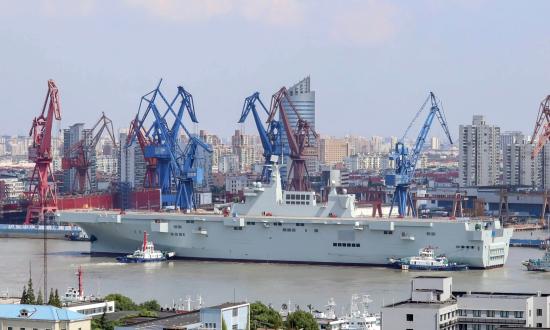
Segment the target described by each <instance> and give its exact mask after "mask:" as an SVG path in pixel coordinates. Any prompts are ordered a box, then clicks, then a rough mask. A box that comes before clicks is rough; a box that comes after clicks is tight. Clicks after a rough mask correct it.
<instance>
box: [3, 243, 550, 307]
mask: <svg viewBox="0 0 550 330" xmlns="http://www.w3.org/2000/svg"><path fill="white" fill-rule="evenodd" d="M527 235H529V234H527ZM89 244H90V243H87V242H69V241H62V240H49V241H48V251H49V253H48V286H49V287H54V288H58V289H59V291H60V293H61V294H62V293H64V292H65V290H66V288H67V287H69V286H74V287H76V286H77V279H76V275H75V272H76V269H77V267H78V266H82V269H83V272H84V276H83V278H84V288H85V292H86V294H99V295H105V294H108V293H111V292H118V293H122V294H124V295H127V296H129V297H131V298H133V299H134V300H135V301H138V302H139V301H143V300H147V299H157V300H158V301H159V302H160V303H161V304H163V305H165V304H166V305H171V304H172V303H173V302H174V301H180V300H181V299H184V298H185V297H186V296H188V295H192V296H196V295H198V294H200V295H201V296H202V298H203V301H204V303H205V304H206V305H212V304H217V303H221V302H225V301H233V300H234V299H235V300H237V301H242V300H247V301H255V300H261V301H263V302H264V303H271V304H272V305H273V307H274V308H276V309H279V308H280V306H281V304H282V303H288V302H289V300H290V301H291V306H294V305H295V304H298V305H300V306H301V307H302V308H305V306H306V305H307V304H312V305H313V306H314V307H317V308H323V306H324V305H325V304H326V302H327V300H328V299H329V298H331V297H333V298H334V299H335V301H336V303H337V311H341V310H342V309H344V308H347V306H349V300H350V297H351V295H352V294H369V295H370V296H371V299H373V302H372V304H371V306H370V307H371V310H372V311H378V310H379V308H380V306H381V305H383V304H389V303H392V302H394V301H399V300H401V299H404V298H407V297H408V295H409V290H410V280H411V278H413V277H415V276H418V275H420V274H425V273H421V272H412V271H411V272H402V271H400V270H393V269H387V268H372V267H345V266H312V265H285V264H254V263H235V262H206V261H185V260H176V261H171V262H168V263H162V264H118V263H117V262H116V261H115V260H114V259H113V258H108V257H90V256H89V255H86V254H83V252H87V251H89ZM42 248H43V242H42V241H41V240H39V239H13V238H12V239H8V238H5V239H4V238H3V239H0V293H5V292H8V293H9V294H10V295H18V294H20V291H21V289H22V287H23V285H24V284H25V283H26V281H27V279H28V274H29V265H32V267H31V268H32V276H33V281H34V282H35V288H38V287H41V286H42V283H43V282H42V281H43V276H42V269H43V268H42ZM542 254H543V251H542V250H537V249H529V248H512V249H511V251H510V254H509V258H508V261H507V264H506V265H505V266H504V267H503V268H498V269H490V270H469V271H464V272H446V273H445V275H451V276H453V288H454V289H455V290H483V291H491V290H493V291H507V292H536V291H539V290H540V291H543V292H550V273H536V272H527V271H525V270H524V269H523V267H522V265H521V261H522V260H525V259H528V258H538V257H540V256H542ZM431 274H434V273H431ZM439 275H441V274H440V273H439ZM36 290H37V289H36Z"/></svg>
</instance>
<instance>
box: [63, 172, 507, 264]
mask: <svg viewBox="0 0 550 330" xmlns="http://www.w3.org/2000/svg"><path fill="white" fill-rule="evenodd" d="M270 182H271V183H260V182H255V183H253V184H252V186H250V187H248V188H246V189H245V191H244V195H245V201H244V202H242V203H233V204H232V206H231V208H230V209H229V210H228V211H227V212H216V211H215V212H206V211H202V210H197V211H194V212H190V213H180V212H172V213H170V212H138V211H126V212H125V213H123V214H121V213H120V212H118V211H105V210H88V209H86V210H68V211H60V212H59V213H58V218H59V219H58V220H59V221H63V222H69V223H74V224H76V225H78V226H80V227H81V228H82V229H84V231H85V232H86V233H87V234H88V235H89V236H90V238H91V239H92V243H91V253H96V254H125V253H128V252H131V251H133V250H134V248H135V246H136V245H139V243H140V241H141V239H142V237H143V233H144V232H148V233H149V235H150V237H151V239H152V240H154V241H155V243H156V246H157V247H158V248H160V249H162V250H168V251H174V252H175V254H176V256H177V257H178V258H189V259H203V260H233V261H256V262H285V263H311V264H344V265H385V264H387V260H388V258H403V257H408V256H411V255H413V254H415V253H417V252H418V251H419V250H420V249H422V248H424V247H426V246H434V247H437V251H438V253H439V254H443V255H445V256H446V257H447V258H448V259H449V260H450V261H453V262H457V263H461V264H466V265H468V266H469V267H473V268H493V267H500V266H503V265H504V263H505V262H506V259H507V256H508V249H509V242H510V238H511V236H512V229H508V228H503V227H502V226H501V223H500V221H499V220H489V221H486V220H474V219H469V218H458V219H453V220H451V219H449V218H440V219H435V218H432V219H417V218H375V217H371V216H367V214H368V213H369V212H367V211H368V210H366V209H362V208H358V207H356V204H355V197H354V195H350V194H345V193H344V194H338V193H337V192H336V190H335V189H333V190H332V191H331V192H330V193H329V195H328V199H327V201H326V202H319V201H318V199H317V196H316V195H315V193H314V192H309V191H304V192H300V191H285V190H283V189H282V187H281V183H280V182H281V179H280V173H279V168H278V167H277V166H276V165H274V166H273V170H272V172H271V180H270Z"/></svg>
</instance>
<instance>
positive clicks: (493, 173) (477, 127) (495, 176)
mask: <svg viewBox="0 0 550 330" xmlns="http://www.w3.org/2000/svg"><path fill="white" fill-rule="evenodd" d="M459 144H460V147H459V182H460V184H461V185H462V186H492V185H497V184H499V183H500V182H499V177H500V163H501V156H500V155H501V150H500V128H499V127H497V126H492V125H488V124H487V123H486V122H485V118H484V117H483V116H481V115H474V116H473V119H472V124H471V125H460V127H459Z"/></svg>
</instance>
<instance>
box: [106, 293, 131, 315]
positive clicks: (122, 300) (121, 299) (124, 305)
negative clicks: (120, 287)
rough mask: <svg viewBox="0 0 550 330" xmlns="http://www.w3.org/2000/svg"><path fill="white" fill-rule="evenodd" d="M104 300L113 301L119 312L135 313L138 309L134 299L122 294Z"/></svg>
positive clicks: (112, 295)
mask: <svg viewBox="0 0 550 330" xmlns="http://www.w3.org/2000/svg"><path fill="white" fill-rule="evenodd" d="M104 299H105V300H106V301H109V300H113V301H114V302H115V308H116V310H117V311H135V310H137V309H138V308H137V306H136V304H135V303H134V302H133V301H132V299H130V298H128V297H126V296H123V295H121V294H120V293H111V294H108V295H106V296H105V298H104Z"/></svg>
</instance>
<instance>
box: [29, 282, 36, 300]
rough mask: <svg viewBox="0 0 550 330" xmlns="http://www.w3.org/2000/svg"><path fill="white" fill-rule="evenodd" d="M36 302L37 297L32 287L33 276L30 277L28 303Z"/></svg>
mask: <svg viewBox="0 0 550 330" xmlns="http://www.w3.org/2000/svg"><path fill="white" fill-rule="evenodd" d="M35 303H36V297H35V296H34V289H33V288H32V278H30V277H29V282H28V283H27V304H30V305H34V304H35Z"/></svg>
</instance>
